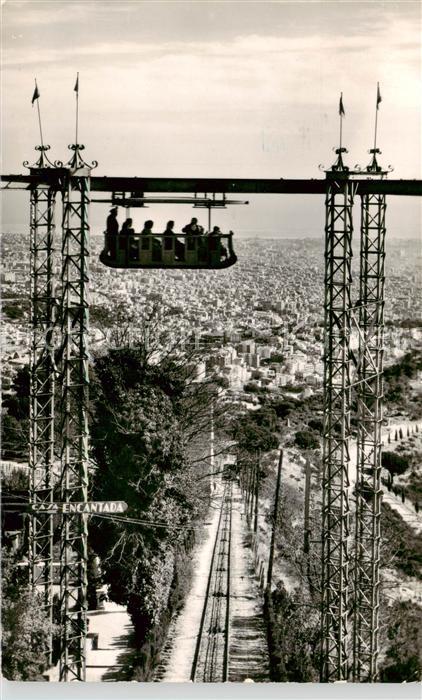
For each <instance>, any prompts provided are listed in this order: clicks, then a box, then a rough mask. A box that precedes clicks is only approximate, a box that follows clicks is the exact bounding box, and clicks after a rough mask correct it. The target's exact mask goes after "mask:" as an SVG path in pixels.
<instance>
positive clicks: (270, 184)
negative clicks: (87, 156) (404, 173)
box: [1, 168, 422, 197]
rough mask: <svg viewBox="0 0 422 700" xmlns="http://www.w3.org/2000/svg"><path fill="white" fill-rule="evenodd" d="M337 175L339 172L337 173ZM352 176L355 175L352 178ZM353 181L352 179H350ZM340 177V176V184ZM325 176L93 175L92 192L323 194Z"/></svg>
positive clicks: (378, 183)
mask: <svg viewBox="0 0 422 700" xmlns="http://www.w3.org/2000/svg"><path fill="white" fill-rule="evenodd" d="M67 175H68V170H67V169H66V168H48V169H47V168H46V169H42V170H37V171H36V172H34V171H32V173H30V174H19V175H1V181H2V182H5V183H8V184H12V183H15V184H21V185H27V189H30V188H31V187H34V186H36V185H39V184H46V185H50V186H52V187H57V189H61V187H62V182H63V179H64V178H66V177H67ZM337 176H338V173H337ZM350 179H352V177H351V178H350ZM349 182H350V180H349ZM338 183H339V180H337V184H338ZM354 184H355V185H356V193H357V194H386V195H387V194H388V195H409V196H416V197H420V196H422V180H382V179H378V180H375V179H368V178H365V177H364V176H363V175H359V179H356V180H354ZM326 187H327V181H326V179H325V178H324V179H320V178H315V179H313V178H309V179H289V178H286V179H284V178H267V179H261V178H182V177H173V178H166V177H107V176H102V177H100V176H98V175H96V176H94V177H91V185H90V189H91V191H93V192H129V193H133V194H135V193H137V194H138V196H139V195H141V194H144V193H145V192H149V193H156V192H183V193H188V192H197V193H204V192H218V193H222V194H223V193H224V194H240V193H244V194H324V193H325V191H326Z"/></svg>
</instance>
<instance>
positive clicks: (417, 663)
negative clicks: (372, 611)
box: [380, 601, 422, 683]
mask: <svg viewBox="0 0 422 700" xmlns="http://www.w3.org/2000/svg"><path fill="white" fill-rule="evenodd" d="M421 613H422V609H421V608H420V607H418V606H415V605H414V604H413V603H411V602H409V601H405V602H403V601H395V602H394V604H393V605H392V607H391V608H390V609H389V611H388V616H389V624H388V631H387V638H388V643H387V653H386V658H385V661H384V663H383V664H382V666H381V668H380V680H381V681H383V682H384V683H403V682H409V683H410V682H415V681H421V680H422V648H421V644H420V622H421Z"/></svg>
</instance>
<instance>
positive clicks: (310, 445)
mask: <svg viewBox="0 0 422 700" xmlns="http://www.w3.org/2000/svg"><path fill="white" fill-rule="evenodd" d="M295 442H296V445H298V447H300V448H301V449H302V450H316V449H318V447H319V439H318V436H317V435H315V433H311V432H310V431H309V430H298V431H297V433H296V434H295Z"/></svg>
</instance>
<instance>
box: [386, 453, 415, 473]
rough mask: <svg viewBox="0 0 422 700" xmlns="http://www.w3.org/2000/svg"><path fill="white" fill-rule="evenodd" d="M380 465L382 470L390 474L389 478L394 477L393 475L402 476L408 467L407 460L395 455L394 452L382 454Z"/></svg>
mask: <svg viewBox="0 0 422 700" xmlns="http://www.w3.org/2000/svg"><path fill="white" fill-rule="evenodd" d="M381 464H382V466H383V467H384V469H387V470H388V471H389V472H390V474H391V476H394V475H395V474H404V472H405V471H406V470H407V469H408V467H409V460H408V459H407V458H406V457H401V456H400V455H398V454H396V452H383V453H382V455H381Z"/></svg>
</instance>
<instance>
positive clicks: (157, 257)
mask: <svg viewBox="0 0 422 700" xmlns="http://www.w3.org/2000/svg"><path fill="white" fill-rule="evenodd" d="M153 226H154V222H153V221H151V219H148V221H145V223H144V228H143V229H142V231H141V234H142V235H144V236H153V235H154V232H153V230H152V227H153ZM152 260H153V262H161V260H162V248H161V242H160V241H159V240H157V238H153V239H152Z"/></svg>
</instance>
